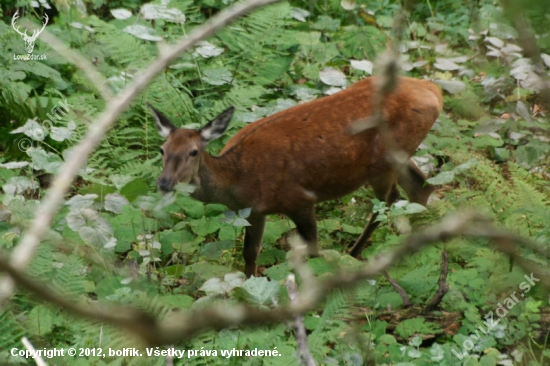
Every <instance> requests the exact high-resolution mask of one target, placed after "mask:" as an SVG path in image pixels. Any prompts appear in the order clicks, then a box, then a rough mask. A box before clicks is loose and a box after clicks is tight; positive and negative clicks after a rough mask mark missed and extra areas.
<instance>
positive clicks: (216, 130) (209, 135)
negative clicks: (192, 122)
mask: <svg viewBox="0 0 550 366" xmlns="http://www.w3.org/2000/svg"><path fill="white" fill-rule="evenodd" d="M233 112H235V107H229V108H227V109H226V110H225V111H223V112H222V113H221V114H220V115H219V116H218V117H216V118H214V119H213V120H212V121H210V122H208V123H207V124H206V126H204V127H203V128H201V129H200V130H199V132H200V134H201V138H202V140H203V141H204V142H208V141H211V140H215V139H217V138H218V137H220V136H221V135H222V134H223V133H224V132H225V129H226V128H227V125H229V121H231V117H233Z"/></svg>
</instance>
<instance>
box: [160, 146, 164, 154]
mask: <svg viewBox="0 0 550 366" xmlns="http://www.w3.org/2000/svg"><path fill="white" fill-rule="evenodd" d="M159 151H160V155H164V150H163V149H162V147H161V148H160V149H159Z"/></svg>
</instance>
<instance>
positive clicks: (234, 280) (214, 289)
mask: <svg viewBox="0 0 550 366" xmlns="http://www.w3.org/2000/svg"><path fill="white" fill-rule="evenodd" d="M252 278H254V277H252ZM244 282H245V277H244V274H243V273H241V272H235V273H228V274H226V275H225V276H224V277H223V280H221V279H219V278H210V279H208V280H207V281H206V282H205V283H203V285H202V286H201V287H200V288H199V290H201V291H204V292H206V294H207V295H228V294H229V293H230V292H231V291H232V290H233V289H234V288H236V287H240V286H242V285H243V283H244Z"/></svg>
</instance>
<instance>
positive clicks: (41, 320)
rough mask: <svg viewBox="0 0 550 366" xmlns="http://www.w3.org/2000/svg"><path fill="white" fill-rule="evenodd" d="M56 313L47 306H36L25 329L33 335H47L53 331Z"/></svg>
mask: <svg viewBox="0 0 550 366" xmlns="http://www.w3.org/2000/svg"><path fill="white" fill-rule="evenodd" d="M55 318H56V315H55V313H54V312H53V311H52V310H51V309H50V308H49V307H47V306H45V305H38V306H35V307H34V308H33V309H32V310H31V311H30V313H29V314H28V316H27V319H26V320H25V329H26V330H27V332H29V333H30V334H32V335H42V336H44V335H46V334H48V333H49V332H51V331H52V329H53V326H54V323H55Z"/></svg>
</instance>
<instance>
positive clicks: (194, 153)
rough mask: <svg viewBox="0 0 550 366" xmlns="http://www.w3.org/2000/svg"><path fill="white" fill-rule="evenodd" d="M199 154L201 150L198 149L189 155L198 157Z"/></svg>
mask: <svg viewBox="0 0 550 366" xmlns="http://www.w3.org/2000/svg"><path fill="white" fill-rule="evenodd" d="M198 153H199V150H197V149H195V150H191V152H190V153H189V156H197V154H198Z"/></svg>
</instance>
